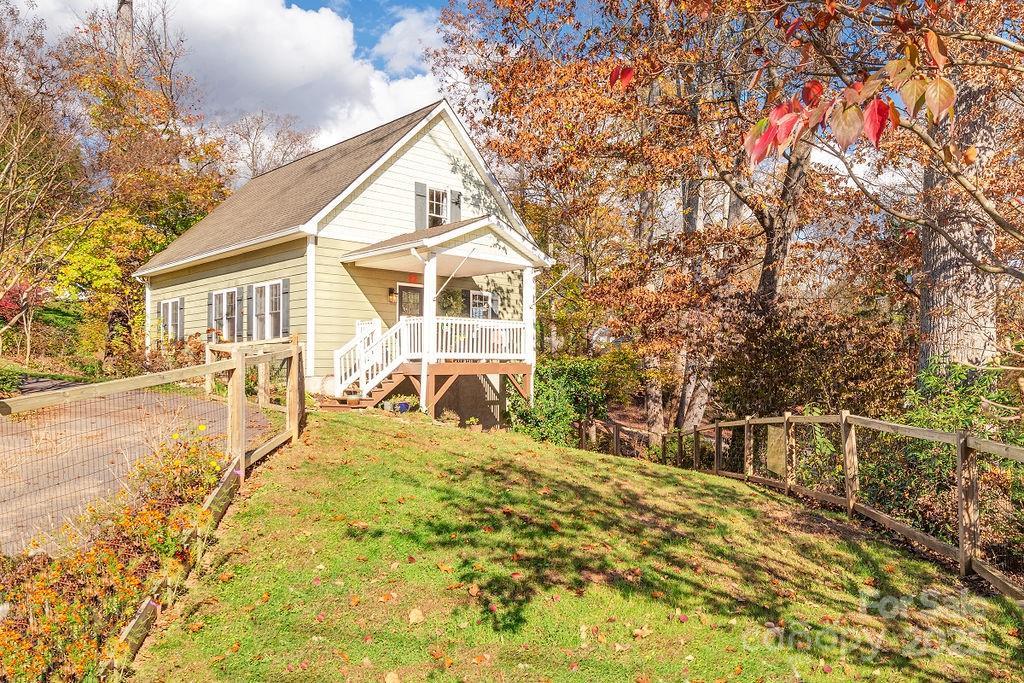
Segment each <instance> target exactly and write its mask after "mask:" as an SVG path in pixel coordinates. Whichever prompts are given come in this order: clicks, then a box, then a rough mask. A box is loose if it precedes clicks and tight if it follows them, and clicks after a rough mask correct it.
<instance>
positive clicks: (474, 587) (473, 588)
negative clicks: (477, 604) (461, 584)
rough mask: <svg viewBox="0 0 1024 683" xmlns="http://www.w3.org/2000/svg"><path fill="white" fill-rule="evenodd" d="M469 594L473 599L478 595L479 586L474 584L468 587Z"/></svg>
mask: <svg viewBox="0 0 1024 683" xmlns="http://www.w3.org/2000/svg"><path fill="white" fill-rule="evenodd" d="M469 594H470V595H472V596H473V597H474V598H475V597H476V596H478V595H480V586H478V585H476V584H475V583H474V584H472V585H471V586H470V587H469Z"/></svg>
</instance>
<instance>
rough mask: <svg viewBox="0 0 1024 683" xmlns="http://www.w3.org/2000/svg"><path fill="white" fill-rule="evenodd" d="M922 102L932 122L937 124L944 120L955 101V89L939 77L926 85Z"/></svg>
mask: <svg viewBox="0 0 1024 683" xmlns="http://www.w3.org/2000/svg"><path fill="white" fill-rule="evenodd" d="M924 101H925V104H926V105H927V106H928V112H929V113H930V114H931V115H932V120H934V121H936V122H938V121H941V120H942V119H944V118H946V115H947V114H948V113H949V110H950V109H952V108H953V102H955V101H956V88H954V87H953V84H952V83H950V82H949V81H948V80H946V79H945V78H943V77H942V76H939V77H938V78H936V79H935V80H933V81H932V82H931V83H929V84H928V89H927V90H925V93H924Z"/></svg>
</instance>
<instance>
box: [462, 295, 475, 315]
mask: <svg viewBox="0 0 1024 683" xmlns="http://www.w3.org/2000/svg"><path fill="white" fill-rule="evenodd" d="M472 296H473V295H472V293H471V292H470V291H469V290H468V289H464V290H462V316H463V317H465V318H468V317H469V316H470V314H471V313H472V311H471V309H470V305H471V304H470V297H472Z"/></svg>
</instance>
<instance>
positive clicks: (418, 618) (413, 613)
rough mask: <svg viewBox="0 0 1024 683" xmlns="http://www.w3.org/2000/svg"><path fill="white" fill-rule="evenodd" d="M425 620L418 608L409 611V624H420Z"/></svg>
mask: <svg viewBox="0 0 1024 683" xmlns="http://www.w3.org/2000/svg"><path fill="white" fill-rule="evenodd" d="M425 620H426V617H425V616H423V611H422V610H421V609H420V608H418V607H414V608H412V610H410V611H409V624H420V623H422V622H423V621H425Z"/></svg>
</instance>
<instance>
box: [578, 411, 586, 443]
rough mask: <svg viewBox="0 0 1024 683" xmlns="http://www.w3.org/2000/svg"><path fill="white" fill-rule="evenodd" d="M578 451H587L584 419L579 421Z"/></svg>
mask: <svg viewBox="0 0 1024 683" xmlns="http://www.w3.org/2000/svg"><path fill="white" fill-rule="evenodd" d="M579 431H580V450H581V451H585V450H587V420H586V418H584V419H582V420H580V429H579Z"/></svg>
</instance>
